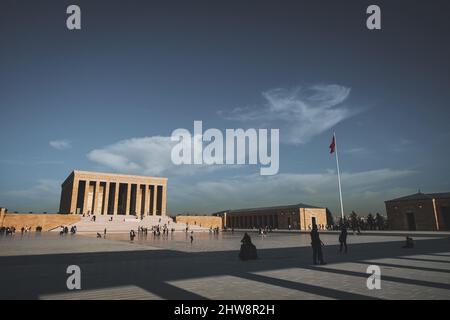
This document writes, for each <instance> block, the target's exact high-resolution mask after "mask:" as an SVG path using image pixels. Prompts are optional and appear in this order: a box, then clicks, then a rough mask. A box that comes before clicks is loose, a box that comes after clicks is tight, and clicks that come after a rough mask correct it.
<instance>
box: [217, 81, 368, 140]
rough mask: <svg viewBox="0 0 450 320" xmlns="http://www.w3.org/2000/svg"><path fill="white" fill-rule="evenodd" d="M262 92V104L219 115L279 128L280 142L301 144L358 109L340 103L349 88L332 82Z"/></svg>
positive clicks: (345, 96) (347, 94) (348, 92)
mask: <svg viewBox="0 0 450 320" xmlns="http://www.w3.org/2000/svg"><path fill="white" fill-rule="evenodd" d="M262 95H263V97H264V99H265V100H266V104H265V105H264V106H262V107H259V108H236V109H234V110H232V111H231V112H226V111H220V112H219V115H221V116H222V117H223V118H225V119H227V120H235V121H245V122H254V123H258V124H259V125H260V126H270V127H272V128H280V134H281V138H282V141H283V142H285V143H289V144H303V143H306V142H308V141H310V140H311V139H312V138H313V137H315V136H317V135H319V134H321V133H322V132H324V131H326V130H329V129H331V128H333V127H334V126H335V125H337V124H338V123H340V122H341V121H343V120H345V119H347V118H350V117H352V116H353V115H355V114H356V113H357V112H359V111H360V110H353V109H350V108H348V107H347V106H345V105H343V103H344V102H345V101H346V100H347V98H348V97H349V95H350V88H347V87H344V86H340V85H335V84H332V85H315V86H311V87H306V88H304V87H296V88H294V89H283V88H278V89H272V90H269V91H266V92H264V93H263V94H262Z"/></svg>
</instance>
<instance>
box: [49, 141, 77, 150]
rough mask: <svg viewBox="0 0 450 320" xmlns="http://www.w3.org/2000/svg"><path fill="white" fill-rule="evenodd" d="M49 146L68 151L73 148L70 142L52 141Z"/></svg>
mask: <svg viewBox="0 0 450 320" xmlns="http://www.w3.org/2000/svg"><path fill="white" fill-rule="evenodd" d="M49 145H50V146H51V147H52V148H55V149H56V150H67V149H70V148H72V144H71V142H70V141H69V140H52V141H50V142H49Z"/></svg>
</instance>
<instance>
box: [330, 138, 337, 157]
mask: <svg viewBox="0 0 450 320" xmlns="http://www.w3.org/2000/svg"><path fill="white" fill-rule="evenodd" d="M335 148H336V140H335V138H334V136H333V140H331V144H330V153H334V150H335Z"/></svg>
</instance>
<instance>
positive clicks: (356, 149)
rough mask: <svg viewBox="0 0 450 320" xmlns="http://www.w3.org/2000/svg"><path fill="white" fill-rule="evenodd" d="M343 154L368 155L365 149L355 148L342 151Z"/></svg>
mask: <svg viewBox="0 0 450 320" xmlns="http://www.w3.org/2000/svg"><path fill="white" fill-rule="evenodd" d="M344 153H349V154H353V155H357V154H358V155H362V154H366V153H368V150H367V149H366V148H361V147H356V148H350V149H344Z"/></svg>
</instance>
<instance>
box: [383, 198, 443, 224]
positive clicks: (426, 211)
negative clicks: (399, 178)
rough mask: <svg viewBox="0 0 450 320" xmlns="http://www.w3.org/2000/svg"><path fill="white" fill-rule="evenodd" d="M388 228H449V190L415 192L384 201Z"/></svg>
mask: <svg viewBox="0 0 450 320" xmlns="http://www.w3.org/2000/svg"><path fill="white" fill-rule="evenodd" d="M385 205H386V213H387V217H388V224H389V229H392V230H412V231H414V230H421V231H442V230H450V192H446V193H426V194H425V193H421V192H419V193H416V194H412V195H409V196H405V197H401V198H397V199H393V200H388V201H385Z"/></svg>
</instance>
